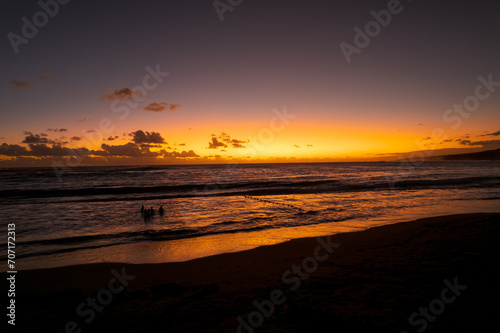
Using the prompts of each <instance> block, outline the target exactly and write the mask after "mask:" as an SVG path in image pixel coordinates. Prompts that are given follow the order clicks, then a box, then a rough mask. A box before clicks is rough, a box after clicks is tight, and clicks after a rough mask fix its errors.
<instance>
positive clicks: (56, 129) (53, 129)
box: [47, 128, 68, 132]
mask: <svg viewBox="0 0 500 333" xmlns="http://www.w3.org/2000/svg"><path fill="white" fill-rule="evenodd" d="M47 131H49V132H67V131H68V130H67V129H66V128H47Z"/></svg>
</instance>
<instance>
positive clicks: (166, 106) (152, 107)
mask: <svg viewBox="0 0 500 333" xmlns="http://www.w3.org/2000/svg"><path fill="white" fill-rule="evenodd" d="M180 107H181V105H180V104H171V103H165V102H160V103H150V104H149V105H147V106H146V107H145V108H144V110H146V111H152V112H163V111H167V110H169V111H174V110H177V109H179V108H180Z"/></svg>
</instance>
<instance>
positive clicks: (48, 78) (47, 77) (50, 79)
mask: <svg viewBox="0 0 500 333" xmlns="http://www.w3.org/2000/svg"><path fill="white" fill-rule="evenodd" d="M40 80H41V81H43V82H46V83H54V82H57V79H56V78H55V77H53V76H52V75H50V74H43V75H40Z"/></svg>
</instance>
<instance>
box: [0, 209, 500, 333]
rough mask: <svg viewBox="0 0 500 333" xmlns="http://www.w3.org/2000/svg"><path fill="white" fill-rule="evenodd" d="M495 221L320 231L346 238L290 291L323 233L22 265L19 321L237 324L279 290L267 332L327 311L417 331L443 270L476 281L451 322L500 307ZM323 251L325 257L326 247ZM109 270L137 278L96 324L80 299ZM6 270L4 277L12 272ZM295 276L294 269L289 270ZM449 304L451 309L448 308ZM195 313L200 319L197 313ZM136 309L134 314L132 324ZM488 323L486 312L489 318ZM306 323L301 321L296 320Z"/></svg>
mask: <svg viewBox="0 0 500 333" xmlns="http://www.w3.org/2000/svg"><path fill="white" fill-rule="evenodd" d="M499 229H500V213H483V214H460V215H446V216H437V217H431V218H423V219H418V220H414V221H408V222H400V223H395V224H390V225H383V226H379V227H373V228H370V229H367V230H365V231H361V232H347V233H340V234H336V235H332V236H328V237H321V238H322V239H325V241H326V240H327V239H330V240H331V242H335V243H339V244H341V245H340V247H339V248H338V249H335V251H334V252H333V253H332V254H331V256H329V257H328V258H327V259H325V260H324V261H321V262H318V265H317V269H315V270H313V271H311V272H310V273H309V274H307V275H308V277H307V278H304V279H300V280H293V281H295V282H298V281H300V282H301V283H300V284H299V287H298V288H297V290H291V286H293V285H295V284H296V283H291V282H290V283H286V279H284V278H283V275H284V273H285V272H287V271H290V270H292V269H293V267H294V265H295V266H297V265H299V266H300V265H301V264H302V265H304V262H305V259H306V258H310V257H313V256H314V254H315V250H316V248H317V247H318V244H319V243H318V239H317V238H300V239H293V240H290V241H287V242H284V243H279V244H275V245H269V246H261V247H258V248H254V249H250V250H245V251H241V252H234V253H224V254H218V255H214V256H209V257H203V258H198V259H193V260H189V261H184V262H173V263H162V264H123V263H96V264H85V265H76V266H64V267H58V268H48V269H37V270H27V271H20V272H19V273H18V282H17V288H18V290H19V295H18V298H19V303H20V304H23V303H24V304H26V303H29V304H30V305H29V306H27V308H25V309H24V310H21V307H20V310H19V311H20V313H19V317H18V320H19V324H20V327H19V328H20V329H21V330H20V331H29V329H28V328H29V327H31V326H30V325H35V323H36V325H38V326H36V327H41V328H43V329H47V330H52V331H62V330H63V329H62V327H63V324H64V323H62V322H61V319H57V318H63V317H64V318H68V320H70V319H71V320H72V321H75V322H77V323H80V325H81V327H82V329H83V328H87V329H88V330H91V331H95V332H101V331H102V332H104V331H106V330H107V331H110V330H112V331H113V330H118V329H120V330H122V331H124V332H128V331H130V332H143V331H144V332H147V331H148V329H152V328H151V327H152V326H151V327H149V326H148V325H149V324H151V325H153V323H156V324H158V323H159V322H164V321H165V322H168V325H169V326H168V327H169V328H170V329H171V330H170V331H173V332H189V331H203V332H221V329H222V328H223V329H225V330H227V331H228V332H230V331H232V332H235V331H236V328H237V326H238V321H237V318H243V319H245V318H247V319H248V318H249V317H248V315H249V314H251V313H253V312H255V309H256V308H255V305H254V303H253V301H257V303H258V302H261V301H264V300H266V299H269V297H270V296H269V295H270V292H271V291H273V290H275V289H278V290H282V291H283V292H284V295H285V296H286V299H287V301H286V302H284V303H283V304H280V305H276V311H275V315H272V316H269V318H267V317H265V320H264V322H263V323H262V326H263V331H266V332H267V331H268V330H269V331H273V329H278V328H283V329H285V332H321V330H320V329H319V328H317V327H316V326H315V325H319V323H324V322H325V320H327V319H328V318H330V317H331V316H333V317H332V318H333V319H328V320H333V322H336V323H337V326H338V327H343V328H344V329H346V330H343V331H346V332H347V331H348V330H347V328H349V327H350V330H349V331H353V332H358V331H359V332H361V331H363V330H365V329H366V328H368V327H370V328H371V331H373V332H377V331H378V328H380V330H381V331H383V330H382V328H393V329H399V331H401V330H404V329H406V330H408V331H409V329H408V326H409V325H408V316H409V315H410V314H412V312H414V311H417V310H418V308H419V306H421V305H423V304H428V302H429V301H432V299H433V298H435V297H436V295H437V296H439V291H440V290H441V289H442V288H443V280H444V279H448V280H450V281H451V280H453V278H455V277H457V276H458V277H459V281H460V283H464V284H466V285H470V286H472V285H474V287H471V290H473V291H471V292H470V293H465V292H464V294H465V295H470V296H464V297H463V298H462V299H468V298H469V297H471V299H469V301H470V302H472V303H470V302H469V303H467V302H462V303H463V305H455V303H454V304H452V305H450V307H453V308H454V307H455V306H465V308H464V310H460V311H458V312H457V311H455V315H452V317H453V320H455V321H456V320H459V319H460V316H464V315H468V316H472V317H474V318H475V317H477V316H481V315H482V316H483V317H484V316H486V315H485V314H484V313H490V312H491V311H496V309H498V305H497V303H496V302H495V303H494V304H492V303H491V302H492V301H494V297H493V295H489V294H488V292H487V291H488V290H489V289H488V288H491V287H492V286H494V284H492V283H494V279H498V278H500V276H499V273H496V272H495V267H496V263H497V262H498V260H497V259H499V255H498V254H497V253H498V252H499V251H496V250H498V248H499V245H497V243H498V235H499ZM321 251H323V250H321ZM321 251H320V252H319V254H320V255H324V254H325V253H326V252H324V251H323V252H321ZM495 251H496V252H495ZM113 270H115V272H125V273H126V276H134V278H133V279H131V281H130V283H129V284H128V285H127V288H126V290H125V292H124V293H123V294H120V295H118V296H116V301H115V300H113V303H112V304H111V305H109V309H108V310H107V311H106V310H105V311H104V312H102V313H99V315H97V317H96V318H97V319H96V320H95V322H91V323H89V324H87V323H85V321H83V320H82V318H81V317H80V316H78V315H77V314H76V313H75V307H76V306H77V305H78V304H80V303H81V302H82V301H85V299H86V297H88V295H93V294H94V295H95V294H96V292H98V291H99V290H103V288H106V286H107V285H108V284H109V281H110V278H113V276H114V275H113V274H114V273H113ZM302 273H304V272H302ZM477 273H481V274H479V275H477ZM0 275H1V276H2V278H4V275H6V274H5V273H1V274H0ZM297 276H301V275H297ZM297 276H296V275H294V274H292V275H289V276H288V275H287V277H289V278H290V279H292V278H293V277H295V278H297ZM483 289H484V290H483ZM474 290H475V291H474ZM433 295H434V296H433ZM488 297H489V298H488ZM476 298H477V299H476ZM457 303H458V302H457ZM462 303H461V304H462ZM41 304H45V305H44V306H42V305H41ZM62 304H69V305H62ZM71 304H74V306H72V305H71ZM259 304H260V303H259ZM468 304H469V305H468ZM471 304H472V305H471ZM68 306H69V308H68ZM472 306H473V307H472ZM488 307H490V308H488ZM311 309H314V311H312V310H311ZM455 310H456V309H455ZM21 311H27V312H26V313H21ZM179 311H180V312H179ZM200 311H201V312H200ZM464 311H469V312H471V313H467V312H464ZM481 311H482V312H481ZM451 312H452V311H448V312H445V314H443V318H448V316H450V315H449V314H448V313H451ZM172 313H175V314H176V315H175V316H173V315H172ZM49 314H51V315H49ZM55 314H58V316H55ZM193 314H195V317H196V316H198V317H196V318H197V319H196V320H194V321H193V320H189V319H188V318H189V316H192V315H193ZM61 316H62V317H61ZM28 318H30V319H28ZM132 318H135V319H134V320H135V322H136V324H132V323H131V320H132ZM476 319H477V318H476ZM490 320H491V321H493V320H494V316H493V317H492V318H490ZM311 321H312V323H309V324H306V323H307V322H311ZM443 322H445V321H444V320H443V321H441V322H440V323H443ZM139 323H147V325H145V326H140V325H139ZM440 323H438V322H436V323H432V325H431V326H432V327H436V331H439V329H445V331H447V330H446V329H447V327H448V326H444V327H443V326H441V324H440ZM446 323H447V325H451V326H450V327H455V329H456V328H457V327H458V328H460V327H462V325H463V321H458V322H454V321H452V322H450V321H446ZM450 323H451V324H450ZM486 323H488V322H487V321H486V322H485V321H484V318H483V325H486ZM164 324H165V323H164ZM25 325H27V326H26V327H25V328H23V327H24V326H25ZM109 325H111V326H109ZM304 325H306V326H304ZM307 325H309V326H307ZM404 325H406V326H404ZM454 325H458V326H454ZM303 326H304V328H303V330H295V329H294V327H303ZM148 327H149V328H148ZM307 327H309V330H308V328H307ZM315 327H316V328H315ZM318 327H319V326H318ZM481 327H487V326H481ZM375 328H377V329H375ZM437 328H439V329H437ZM24 329H26V330H24ZM243 331H245V330H243ZM255 331H260V330H259V329H257V328H256V330H255ZM365 331H366V330H365ZM386 331H387V330H386ZM414 331H415V330H414ZM429 331H431V330H429ZM455 331H456V330H455Z"/></svg>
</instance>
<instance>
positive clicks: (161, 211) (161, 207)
mask: <svg viewBox="0 0 500 333" xmlns="http://www.w3.org/2000/svg"><path fill="white" fill-rule="evenodd" d="M163 212H164V210H163V206H160V209H158V213H160V215H163Z"/></svg>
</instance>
